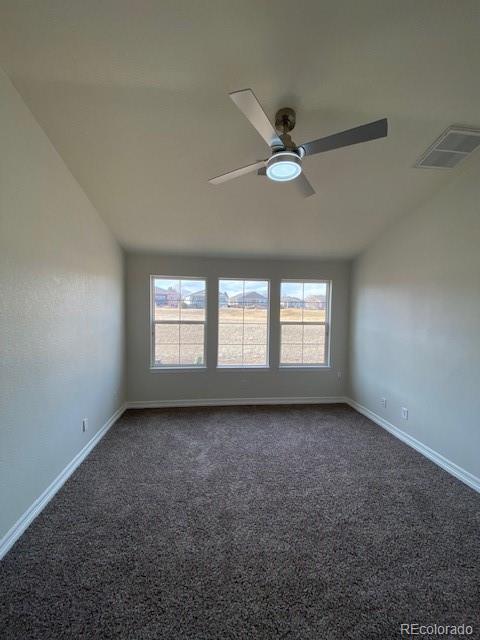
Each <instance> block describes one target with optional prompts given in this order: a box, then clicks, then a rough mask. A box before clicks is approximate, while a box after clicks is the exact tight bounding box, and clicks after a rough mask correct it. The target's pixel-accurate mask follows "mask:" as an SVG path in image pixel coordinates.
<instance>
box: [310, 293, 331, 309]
mask: <svg viewBox="0 0 480 640" xmlns="http://www.w3.org/2000/svg"><path fill="white" fill-rule="evenodd" d="M325 308H326V300H325V296H324V295H323V294H318V295H311V296H307V297H306V298H305V309H325Z"/></svg>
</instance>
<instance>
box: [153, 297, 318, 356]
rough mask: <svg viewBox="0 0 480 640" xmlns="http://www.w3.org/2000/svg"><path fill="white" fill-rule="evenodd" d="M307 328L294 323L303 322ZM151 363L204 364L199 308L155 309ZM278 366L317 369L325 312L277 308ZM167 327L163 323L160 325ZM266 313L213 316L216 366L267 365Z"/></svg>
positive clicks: (221, 312) (232, 312) (247, 311)
mask: <svg viewBox="0 0 480 640" xmlns="http://www.w3.org/2000/svg"><path fill="white" fill-rule="evenodd" d="M302 315H303V323H311V324H296V323H301V322H302ZM155 319H156V320H160V321H162V324H157V325H156V326H155V359H156V362H157V363H159V364H160V363H161V364H162V365H164V366H169V365H170V366H172V365H176V364H178V363H180V364H183V365H203V364H204V362H203V358H204V349H203V342H204V340H203V324H180V321H184V322H185V321H187V322H192V323H195V322H203V321H204V319H205V310H204V309H172V308H169V307H156V308H155ZM280 319H281V322H282V323H287V324H282V328H281V332H282V350H281V362H282V364H292V365H294V364H312V363H315V364H322V363H323V362H324V360H325V329H324V326H323V325H322V324H315V323H323V322H324V321H325V311H324V310H316V309H303V310H302V309H282V310H281V312H280ZM163 323H167V324H163ZM267 329H268V312H267V310H266V309H242V308H222V309H219V313H218V343H219V344H218V363H219V365H223V366H235V365H237V366H239V365H242V364H248V365H252V366H262V365H265V364H266V362H267V356H268V354H267V351H268V349H267V343H268V331H267Z"/></svg>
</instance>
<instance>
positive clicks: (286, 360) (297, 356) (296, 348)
mask: <svg viewBox="0 0 480 640" xmlns="http://www.w3.org/2000/svg"><path fill="white" fill-rule="evenodd" d="M280 362H281V363H282V364H297V365H301V364H302V345H301V344H300V345H298V344H295V345H292V344H282V347H281V351H280Z"/></svg>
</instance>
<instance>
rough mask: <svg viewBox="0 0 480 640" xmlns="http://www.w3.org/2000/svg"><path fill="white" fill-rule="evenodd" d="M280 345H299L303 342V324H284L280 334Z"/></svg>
mask: <svg viewBox="0 0 480 640" xmlns="http://www.w3.org/2000/svg"><path fill="white" fill-rule="evenodd" d="M281 339H282V344H297V345H301V344H302V341H303V324H284V325H282V333H281Z"/></svg>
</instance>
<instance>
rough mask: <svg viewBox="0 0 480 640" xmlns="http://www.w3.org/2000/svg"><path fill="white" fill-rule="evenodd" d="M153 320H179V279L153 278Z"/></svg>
mask: <svg viewBox="0 0 480 640" xmlns="http://www.w3.org/2000/svg"><path fill="white" fill-rule="evenodd" d="M153 299H154V309H155V320H172V321H175V320H179V318H180V313H179V307H180V281H179V280H172V279H167V278H155V280H154V291H153Z"/></svg>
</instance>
